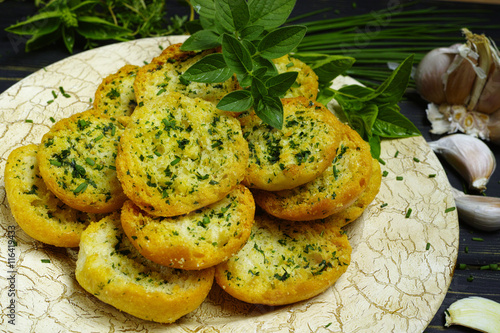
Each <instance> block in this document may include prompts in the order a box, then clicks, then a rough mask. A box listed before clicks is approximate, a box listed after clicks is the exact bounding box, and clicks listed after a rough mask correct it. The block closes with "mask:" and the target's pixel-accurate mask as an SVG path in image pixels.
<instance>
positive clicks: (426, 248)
mask: <svg viewBox="0 0 500 333" xmlns="http://www.w3.org/2000/svg"><path fill="white" fill-rule="evenodd" d="M430 248H431V243H427V245H425V250H426V251H428V250H429V249H430Z"/></svg>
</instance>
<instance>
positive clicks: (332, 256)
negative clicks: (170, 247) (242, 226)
mask: <svg viewBox="0 0 500 333" xmlns="http://www.w3.org/2000/svg"><path fill="white" fill-rule="evenodd" d="M350 256H351V246H350V245H349V241H348V240H347V236H346V235H345V234H344V233H343V232H342V231H341V230H340V228H337V227H331V226H329V225H327V224H324V223H322V222H321V221H307V222H290V221H284V220H279V219H276V218H273V217H271V216H269V215H267V214H259V215H256V216H255V223H254V226H253V228H252V234H251V235H250V239H249V241H248V242H247V244H246V245H245V246H244V247H243V248H242V249H241V250H240V252H238V254H236V255H235V256H233V257H232V258H231V259H229V260H228V261H226V262H224V263H221V264H219V265H217V266H216V270H215V280H216V282H217V284H219V285H220V286H221V287H222V289H223V290H225V291H226V292H228V293H229V294H230V295H232V296H233V297H235V298H237V299H239V300H241V301H244V302H248V303H256V304H266V305H284V304H290V303H294V302H298V301H302V300H305V299H308V298H311V297H314V296H316V295H318V294H320V293H322V292H323V291H325V290H326V289H327V288H328V287H330V286H331V285H333V284H334V283H335V282H336V281H337V279H338V278H339V277H340V276H341V275H342V274H343V273H344V272H345V271H346V270H347V267H348V265H349V263H350Z"/></svg>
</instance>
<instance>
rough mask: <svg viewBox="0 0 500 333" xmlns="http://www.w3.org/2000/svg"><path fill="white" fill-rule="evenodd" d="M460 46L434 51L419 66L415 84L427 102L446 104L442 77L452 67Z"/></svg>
mask: <svg viewBox="0 0 500 333" xmlns="http://www.w3.org/2000/svg"><path fill="white" fill-rule="evenodd" d="M458 45H459V44H457V45H453V46H451V47H440V48H437V49H434V50H432V51H430V52H429V53H427V54H426V55H425V56H424V57H423V58H422V60H421V61H420V63H419V64H418V67H417V70H416V72H415V84H416V87H417V90H418V92H419V93H420V95H421V96H422V98H424V99H425V100H427V101H429V102H433V103H436V104H441V103H444V102H446V96H445V94H444V85H443V79H442V77H443V74H444V73H445V72H446V70H447V69H448V68H449V67H450V65H451V62H452V60H453V58H454V56H455V54H456V53H457V51H456V49H457V48H458Z"/></svg>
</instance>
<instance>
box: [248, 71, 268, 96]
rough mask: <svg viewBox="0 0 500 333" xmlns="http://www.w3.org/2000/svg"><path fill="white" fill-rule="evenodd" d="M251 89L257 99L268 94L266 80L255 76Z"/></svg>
mask: <svg viewBox="0 0 500 333" xmlns="http://www.w3.org/2000/svg"><path fill="white" fill-rule="evenodd" d="M250 91H251V92H252V95H253V97H254V99H256V100H261V99H262V98H264V97H265V96H267V95H268V90H267V87H266V85H265V84H264V82H262V80H261V79H259V78H258V77H255V76H253V77H252V86H251V87H250Z"/></svg>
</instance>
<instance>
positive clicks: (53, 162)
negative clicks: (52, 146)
mask: <svg viewBox="0 0 500 333" xmlns="http://www.w3.org/2000/svg"><path fill="white" fill-rule="evenodd" d="M49 162H50V165H54V166H61V165H62V163H61V162H59V161H57V160H49Z"/></svg>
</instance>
